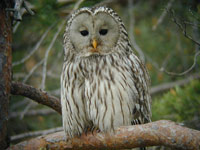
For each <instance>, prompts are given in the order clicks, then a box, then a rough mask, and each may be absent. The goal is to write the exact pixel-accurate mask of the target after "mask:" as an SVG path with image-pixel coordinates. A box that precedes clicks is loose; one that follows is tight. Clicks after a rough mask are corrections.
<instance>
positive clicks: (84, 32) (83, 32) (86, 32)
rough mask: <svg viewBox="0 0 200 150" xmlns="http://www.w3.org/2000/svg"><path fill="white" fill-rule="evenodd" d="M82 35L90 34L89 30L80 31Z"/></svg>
mask: <svg viewBox="0 0 200 150" xmlns="http://www.w3.org/2000/svg"><path fill="white" fill-rule="evenodd" d="M80 33H81V35H82V36H87V35H88V34H89V32H88V31H87V30H82V31H80Z"/></svg>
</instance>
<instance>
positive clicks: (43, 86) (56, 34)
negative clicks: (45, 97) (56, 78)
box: [41, 21, 65, 90]
mask: <svg viewBox="0 0 200 150" xmlns="http://www.w3.org/2000/svg"><path fill="white" fill-rule="evenodd" d="M64 24H65V21H62V23H61V25H60V26H59V28H58V31H57V32H56V33H55V35H54V37H53V39H52V41H51V44H50V45H49V46H48V48H47V50H46V52H45V56H44V63H43V71H42V72H43V75H42V83H41V88H42V89H43V90H44V89H45V82H46V74H47V59H48V56H49V52H50V51H51V49H52V47H53V45H54V43H55V41H56V39H57V37H58V35H59V33H60V32H61V29H62V28H63V26H64Z"/></svg>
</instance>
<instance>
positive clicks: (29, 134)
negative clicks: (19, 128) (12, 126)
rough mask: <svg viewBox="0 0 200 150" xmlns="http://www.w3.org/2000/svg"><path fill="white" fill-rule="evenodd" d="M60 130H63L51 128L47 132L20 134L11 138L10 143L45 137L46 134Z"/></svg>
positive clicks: (61, 128)
mask: <svg viewBox="0 0 200 150" xmlns="http://www.w3.org/2000/svg"><path fill="white" fill-rule="evenodd" d="M62 130H63V127H57V128H52V129H48V130H42V131H35V132H27V133H22V134H18V135H14V136H11V142H15V141H19V140H22V139H25V138H30V137H36V136H40V135H47V134H50V133H54V132H58V131H62Z"/></svg>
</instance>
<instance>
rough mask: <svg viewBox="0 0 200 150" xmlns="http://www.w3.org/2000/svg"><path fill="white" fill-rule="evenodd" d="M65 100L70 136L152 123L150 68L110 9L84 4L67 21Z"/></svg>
mask: <svg viewBox="0 0 200 150" xmlns="http://www.w3.org/2000/svg"><path fill="white" fill-rule="evenodd" d="M61 105H62V120H63V128H64V131H65V134H66V137H67V138H73V137H75V136H80V135H81V134H83V133H85V132H89V131H92V130H93V129H97V130H98V131H100V132H113V131H114V130H115V129H116V128H118V127H120V126H126V125H135V124H143V123H147V122H150V120H151V119H150V117H151V97H150V94H149V76H148V73H147V70H146V69H145V66H144V65H143V64H142V62H141V61H140V60H139V59H138V57H137V56H136V55H135V54H134V51H133V49H132V48H131V45H130V41H129V39H128V34H127V31H126V29H125V27H124V24H123V22H122V20H121V19H120V17H119V16H118V15H117V14H116V13H115V12H114V11H113V10H112V9H110V8H106V7H96V8H81V9H79V10H77V11H76V12H74V13H73V14H72V15H71V18H70V19H69V20H68V24H67V27H66V30H65V33H64V63H63V70H62V74H61Z"/></svg>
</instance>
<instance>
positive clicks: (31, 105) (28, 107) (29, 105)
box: [20, 101, 35, 120]
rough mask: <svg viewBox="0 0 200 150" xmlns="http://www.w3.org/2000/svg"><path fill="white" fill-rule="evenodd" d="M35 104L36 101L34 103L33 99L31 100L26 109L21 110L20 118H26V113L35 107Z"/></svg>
mask: <svg viewBox="0 0 200 150" xmlns="http://www.w3.org/2000/svg"><path fill="white" fill-rule="evenodd" d="M34 105H35V103H33V101H29V103H28V105H26V107H25V108H24V110H23V111H22V112H21V114H20V120H22V119H23V118H24V115H25V114H26V113H27V112H28V110H29V109H30V108H31V107H33V106H34Z"/></svg>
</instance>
